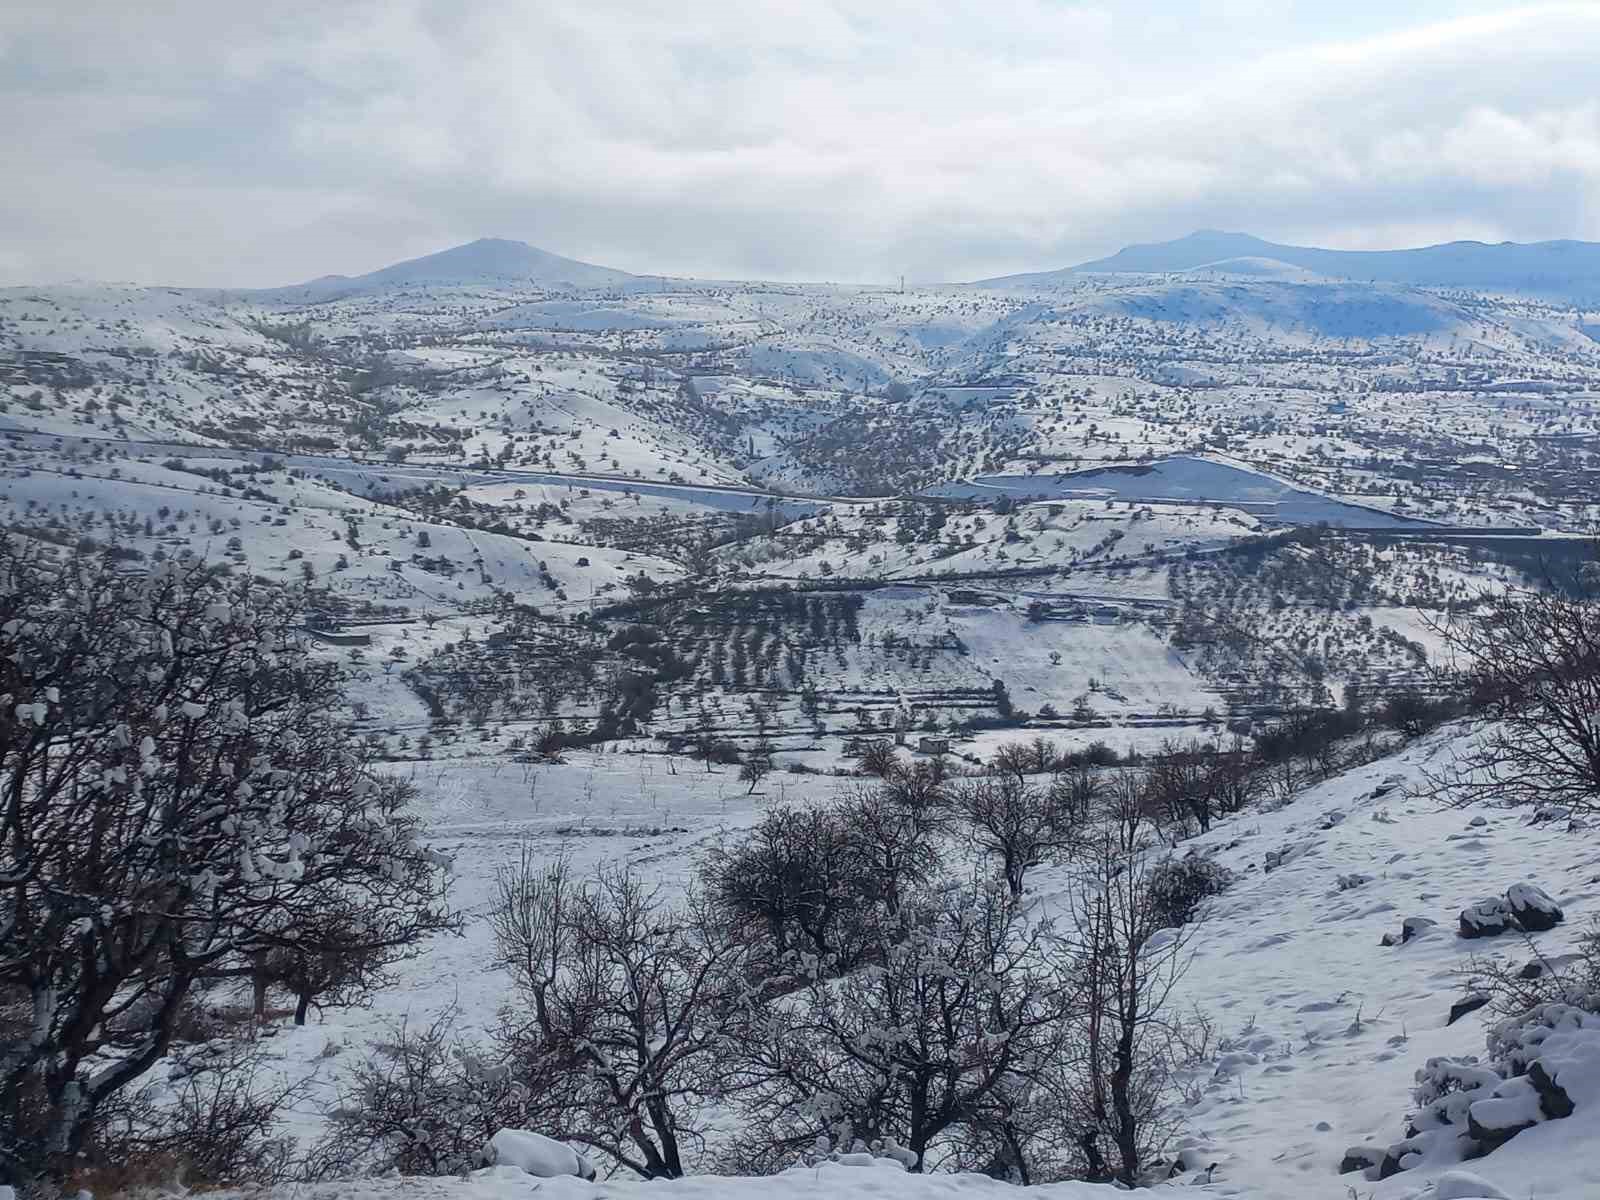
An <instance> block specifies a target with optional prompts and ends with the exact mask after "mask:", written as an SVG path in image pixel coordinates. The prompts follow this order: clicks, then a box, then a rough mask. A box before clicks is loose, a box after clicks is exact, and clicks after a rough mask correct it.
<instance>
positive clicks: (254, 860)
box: [0, 538, 452, 1179]
mask: <svg viewBox="0 0 1600 1200" xmlns="http://www.w3.org/2000/svg"><path fill="white" fill-rule="evenodd" d="M299 624H300V617H299V610H298V606H297V603H296V598H295V596H294V595H293V594H291V593H289V592H286V591H284V590H281V589H278V588H274V587H272V586H270V585H265V584H262V583H260V582H258V581H254V580H251V579H247V578H235V577H230V576H228V575H225V574H223V573H220V572H218V571H214V570H211V569H209V568H207V567H206V566H204V565H203V564H200V563H199V562H196V561H191V562H188V563H164V564H160V565H158V566H156V567H155V568H153V569H152V570H151V571H149V572H148V573H125V572H121V571H118V570H117V569H115V568H114V567H113V566H111V565H109V564H107V563H105V562H102V561H99V560H95V559H91V558H89V557H87V556H83V555H72V554H64V555H63V554H58V555H55V556H50V555H48V554H47V552H46V551H45V550H44V549H42V548H40V547H39V546H37V545H34V544H30V543H28V542H26V541H24V540H22V539H14V538H8V539H4V540H0V1178H11V1179H18V1178H27V1177H29V1176H31V1175H34V1174H36V1173H39V1172H41V1171H50V1170H52V1169H54V1168H57V1167H59V1166H61V1165H62V1164H64V1163H66V1162H67V1161H69V1160H70V1159H71V1158H72V1156H73V1155H74V1154H75V1153H76V1152H77V1151H78V1149H79V1148H80V1146H82V1145H83V1143H84V1139H85V1137H86V1135H87V1133H88V1132H89V1130H90V1129H91V1128H92V1125H93V1122H94V1120H95V1115H96V1112H97V1110H98V1109H100V1108H101V1106H102V1105H104V1104H105V1103H106V1102H107V1100H108V1098H110V1097H112V1096H114V1095H115V1094H116V1093H118V1092H119V1091H120V1090H121V1089H124V1088H126V1087H127V1086H128V1085H129V1084H131V1083H133V1082H134V1081H136V1080H138V1079H139V1078H140V1076H142V1075H144V1074H145V1072H147V1071H148V1070H149V1069H150V1068H151V1067H152V1066H153V1065H154V1064H155V1063H156V1062H157V1061H158V1060H159V1059H160V1058H161V1057H162V1056H163V1055H165V1054H166V1053H167V1052H168V1049H169V1047H170V1046H171V1043H172V1041H173V1037H174V1030H175V1026H176V1023H177V1018H178V1016H179V1013H180V1011H181V1009H182V1008H183V1006H184V1004H185V1001H186V1000H187V999H189V997H190V995H191V992H192V991H193V989H194V988H195V986H196V985H197V984H198V983H201V982H203V981H205V980H208V979H211V978H214V977H216V976H218V975H222V974H231V973H246V972H247V971H248V965H249V962H250V960H251V958H252V957H253V956H257V955H260V954H262V953H264V952H269V951H273V950H290V951H295V952H300V953H324V952H335V953H339V952H348V953H350V954H363V955H373V954H377V955H400V954H404V953H406V952H407V948H408V947H411V946H414V945H415V944H416V943H417V942H418V940H419V939H421V938H422V937H424V936H426V935H427V934H429V933H430V932H433V931H435V930H438V929H440V928H443V927H446V926H447V925H449V924H450V923H451V920H452V918H451V916H450V915H449V913H448V912H447V909H446V904H445V894H444V892H445V884H446V880H445V878H444V873H443V872H442V871H441V870H440V869H439V866H438V865H437V863H436V860H435V856H434V855H432V854H431V853H430V852H429V851H428V850H426V849H425V848H424V847H422V846H420V845H419V844H418V842H417V840H416V836H415V835H416V828H415V826H414V824H413V822H412V821H411V819H410V818H409V817H408V816H407V815H406V813H405V808H404V802H405V798H406V792H405V789H404V787H403V785H401V784H400V783H399V782H398V781H395V780H391V779H386V778H384V777H382V776H379V775H376V774H374V773H373V771H372V770H371V769H370V766H369V764H368V762H367V761H366V760H365V759H364V757H363V752H362V748H361V744H360V742H359V740H358V739H357V738H356V737H355V736H354V735H353V734H352V733H351V732H350V731H349V730H348V727H347V725H346V724H345V723H344V722H343V721H342V720H341V719H340V718H339V711H340V706H341V704H342V683H341V679H342V676H341V673H340V669H339V668H338V667H337V666H336V665H333V664H328V663H321V662H317V661H314V660H312V659H311V658H309V657H308V656H307V655H306V653H305V651H304V650H303V648H302V646H301V643H300V638H299V635H298V633H297V630H298V627H299ZM335 906H336V907H337V908H338V909H339V910H340V911H344V912H348V913H351V914H353V918H352V920H351V921H349V922H346V923H340V924H337V925H335V926H330V925H329V923H328V922H326V921H321V920H319V919H317V918H318V917H319V916H320V915H321V914H325V913H326V912H327V911H329V910H330V908H332V907H335Z"/></svg>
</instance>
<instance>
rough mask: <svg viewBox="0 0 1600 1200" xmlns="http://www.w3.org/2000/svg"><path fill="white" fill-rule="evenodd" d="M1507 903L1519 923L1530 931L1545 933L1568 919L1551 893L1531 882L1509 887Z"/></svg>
mask: <svg viewBox="0 0 1600 1200" xmlns="http://www.w3.org/2000/svg"><path fill="white" fill-rule="evenodd" d="M1506 905H1507V907H1508V908H1509V909H1510V910H1511V915H1512V916H1514V917H1515V918H1516V919H1517V924H1519V925H1521V926H1522V927H1523V928H1524V929H1526V930H1527V931H1528V932H1529V933H1543V932H1544V931H1545V930H1546V929H1554V928H1555V927H1556V926H1557V925H1559V924H1560V923H1561V922H1562V921H1564V920H1566V914H1565V913H1563V912H1562V911H1561V906H1560V905H1559V904H1557V903H1556V902H1555V901H1554V900H1552V899H1551V898H1550V893H1549V892H1547V891H1545V890H1544V889H1543V888H1541V887H1537V886H1535V885H1534V884H1531V883H1514V884H1512V885H1511V886H1510V887H1509V888H1507V889H1506Z"/></svg>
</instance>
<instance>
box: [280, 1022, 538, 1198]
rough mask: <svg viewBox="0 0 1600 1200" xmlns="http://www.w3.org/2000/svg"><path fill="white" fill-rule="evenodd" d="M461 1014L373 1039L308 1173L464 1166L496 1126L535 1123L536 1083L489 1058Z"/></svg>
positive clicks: (435, 1171) (346, 1174) (473, 1161)
mask: <svg viewBox="0 0 1600 1200" xmlns="http://www.w3.org/2000/svg"><path fill="white" fill-rule="evenodd" d="M455 1018H456V1011H455V1010H454V1009H453V1008H447V1009H445V1010H443V1011H442V1012H440V1013H439V1014H437V1015H436V1016H435V1017H434V1018H433V1020H432V1021H430V1022H429V1023H428V1024H427V1025H424V1026H420V1027H418V1026H413V1025H410V1024H407V1023H405V1022H401V1023H400V1024H399V1025H396V1026H393V1027H391V1029H390V1031H389V1034H388V1036H387V1037H385V1038H383V1039H382V1040H380V1041H377V1042H374V1043H373V1044H372V1046H371V1050H370V1053H369V1054H368V1056H367V1057H366V1058H365V1059H363V1060H362V1062H361V1063H360V1065H359V1066H357V1068H356V1070H355V1074H354V1079H353V1081H352V1082H351V1084H350V1085H349V1087H348V1088H347V1089H346V1091H345V1092H344V1093H343V1094H342V1095H341V1096H340V1099H339V1103H338V1106H337V1107H335V1108H334V1109H333V1111H332V1112H330V1113H329V1114H328V1132H327V1133H326V1134H325V1135H324V1136H323V1138H322V1140H321V1141H319V1142H318V1143H317V1144H316V1145H315V1146H314V1147H313V1148H312V1152H311V1158H310V1161H309V1163H308V1164H307V1168H306V1173H307V1174H308V1175H310V1176H312V1177H313V1178H324V1179H341V1178H350V1177H353V1176H357V1175H364V1174H368V1173H378V1172H383V1171H390V1170H393V1171H398V1172H399V1173H400V1174H402V1175H449V1174H456V1173H458V1172H461V1171H466V1170H470V1169H471V1168H473V1167H476V1166H480V1165H481V1163H480V1162H479V1154H480V1151H481V1150H482V1149H483V1147H484V1145H485V1144H486V1143H487V1142H488V1140H489V1139H490V1138H491V1137H493V1136H494V1135H495V1133H496V1132H498V1131H499V1130H501V1129H504V1128H507V1127H510V1128H516V1127H519V1126H521V1125H523V1124H524V1123H525V1116H526V1111H527V1107H528V1101H529V1097H530V1094H531V1093H530V1091H529V1089H528V1087H527V1086H526V1085H525V1084H524V1083H522V1082H521V1081H518V1080H515V1079H513V1077H512V1072H511V1071H510V1069H509V1068H507V1067H505V1066H504V1065H492V1066H491V1065H487V1064H486V1063H485V1062H484V1061H483V1060H481V1059H480V1057H479V1053H478V1050H477V1048H475V1047H473V1046H472V1045H470V1044H469V1043H467V1042H466V1041H464V1040H463V1039H462V1038H461V1037H459V1036H458V1035H457V1034H456V1032H455V1028H454V1022H455Z"/></svg>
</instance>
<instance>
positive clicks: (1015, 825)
mask: <svg viewBox="0 0 1600 1200" xmlns="http://www.w3.org/2000/svg"><path fill="white" fill-rule="evenodd" d="M951 803H952V804H953V806H954V807H955V810H956V811H957V812H958V813H959V814H960V816H961V818H962V819H963V820H964V821H965V822H966V823H967V824H968V825H969V826H970V827H971V831H972V834H973V837H974V840H975V841H976V843H977V845H978V847H979V848H980V849H981V850H983V851H984V853H986V854H988V855H990V856H992V857H994V858H996V859H998V860H999V861H1000V869H1001V874H1002V875H1003V877H1004V878H1005V881H1006V886H1007V888H1009V889H1010V892H1011V897H1012V899H1013V900H1017V899H1020V898H1021V896H1022V885H1023V880H1024V879H1025V877H1026V875H1027V873H1028V870H1029V869H1030V868H1032V867H1036V866H1038V865H1039V864H1040V863H1042V862H1044V861H1045V860H1046V859H1047V858H1048V857H1050V856H1051V855H1053V854H1056V853H1058V852H1059V851H1061V850H1064V849H1065V848H1066V847H1068V846H1069V845H1071V844H1072V841H1073V839H1074V837H1075V836H1076V831H1077V825H1076V822H1075V814H1074V812H1073V811H1072V810H1071V808H1070V807H1069V805H1068V804H1067V803H1066V798H1065V797H1064V796H1063V794H1062V793H1061V792H1059V791H1057V789H1055V788H1040V787H1037V786H1035V785H1034V784H1031V783H1028V782H1027V781H1026V779H1025V778H1024V777H1023V776H1021V775H1018V774H1011V775H999V776H990V777H987V778H976V779H967V780H963V781H962V782H961V783H959V784H958V785H957V786H955V787H954V788H953V789H951Z"/></svg>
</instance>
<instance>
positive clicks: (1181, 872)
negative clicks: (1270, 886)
mask: <svg viewBox="0 0 1600 1200" xmlns="http://www.w3.org/2000/svg"><path fill="white" fill-rule="evenodd" d="M1232 883H1233V872H1232V871H1230V870H1228V868H1227V867H1225V866H1223V865H1222V864H1221V863H1219V862H1217V861H1216V860H1214V859H1210V858H1205V857H1203V856H1201V855H1199V854H1193V853H1191V854H1186V855H1185V856H1184V857H1182V858H1167V859H1163V860H1162V861H1161V862H1158V863H1156V865H1155V866H1153V867H1151V868H1150V880H1149V890H1150V903H1151V904H1152V905H1153V906H1154V908H1155V910H1156V913H1157V914H1158V916H1157V920H1158V921H1159V922H1160V924H1161V926H1162V927H1165V928H1177V927H1178V926H1180V925H1187V924H1188V923H1189V922H1190V921H1192V920H1194V918H1195V914H1196V913H1198V912H1199V911H1200V906H1201V905H1202V904H1204V903H1205V902H1206V901H1207V900H1208V899H1210V898H1211V897H1212V896H1217V895H1221V894H1222V893H1223V892H1225V891H1227V889H1228V887H1229V886H1230V885H1231V884H1232Z"/></svg>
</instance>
